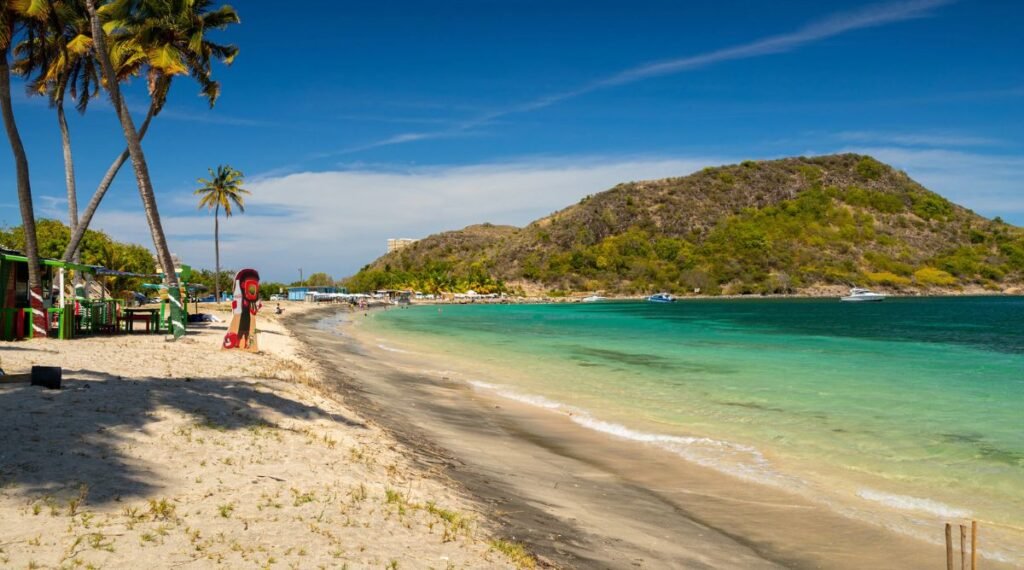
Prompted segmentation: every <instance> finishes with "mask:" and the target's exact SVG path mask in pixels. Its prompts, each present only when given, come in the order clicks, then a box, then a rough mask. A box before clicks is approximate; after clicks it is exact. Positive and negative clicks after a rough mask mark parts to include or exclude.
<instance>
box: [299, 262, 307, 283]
mask: <svg viewBox="0 0 1024 570" xmlns="http://www.w3.org/2000/svg"><path fill="white" fill-rule="evenodd" d="M305 286H306V282H305V281H303V280H302V268H301V267H300V268H299V287H305Z"/></svg>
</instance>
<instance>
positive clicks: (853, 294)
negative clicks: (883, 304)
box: [839, 287, 885, 302]
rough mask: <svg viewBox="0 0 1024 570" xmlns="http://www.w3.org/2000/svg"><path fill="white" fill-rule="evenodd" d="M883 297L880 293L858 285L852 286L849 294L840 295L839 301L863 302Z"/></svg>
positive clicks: (878, 299)
mask: <svg viewBox="0 0 1024 570" xmlns="http://www.w3.org/2000/svg"><path fill="white" fill-rule="evenodd" d="M884 299H885V295H883V294H881V293H875V292H874V291H872V290H870V289H862V288H860V287H854V288H853V289H850V294H849V295H847V296H845V297H840V298H839V300H840V301H847V302H864V301H882V300H884Z"/></svg>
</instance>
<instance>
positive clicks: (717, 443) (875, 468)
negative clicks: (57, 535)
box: [364, 297, 1024, 563]
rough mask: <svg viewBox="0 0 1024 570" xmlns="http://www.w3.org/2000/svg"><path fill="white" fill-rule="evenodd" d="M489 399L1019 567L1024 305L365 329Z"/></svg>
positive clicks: (511, 313) (655, 307) (415, 314)
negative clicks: (944, 535)
mask: <svg viewBox="0 0 1024 570" xmlns="http://www.w3.org/2000/svg"><path fill="white" fill-rule="evenodd" d="M364 326H365V327H366V328H367V330H368V332H369V334H371V335H375V338H377V339H378V344H379V345H380V347H381V348H385V349H390V350H400V351H404V352H405V353H406V355H408V354H410V353H411V354H416V353H420V354H422V355H424V356H426V355H427V354H430V355H434V356H443V357H444V359H445V362H448V363H450V365H451V367H452V368H453V369H455V370H461V371H463V376H462V379H463V380H465V381H466V382H469V383H470V384H472V385H473V386H475V387H476V388H477V389H479V390H483V391H487V392H491V393H493V394H495V395H498V396H502V397H507V398H514V399H517V400H520V401H522V402H526V403H529V404H532V405H535V406H538V407H541V408H546V409H548V410H551V411H553V412H561V413H566V414H567V415H569V417H570V418H571V419H572V420H573V421H575V422H577V423H578V424H580V425H581V426H583V427H586V428H589V429H593V430H597V431H601V432H604V433H606V434H608V436H609V437H617V438H622V439H629V440H635V441H636V442H637V444H638V445H651V446H657V447H660V448H663V449H665V450H666V451H668V452H671V453H674V454H676V455H678V456H679V457H680V458H682V459H684V460H687V461H691V462H694V463H698V464H700V465H703V466H706V467H711V468H715V469H720V470H722V471H723V472H726V473H729V474H731V475H733V476H735V477H739V478H742V479H746V480H750V481H754V482H757V483H760V484H765V485H772V486H777V487H782V488H785V489H787V490H791V491H794V492H798V493H802V494H804V495H806V496H808V497H809V498H811V499H813V500H816V501H821V502H825V503H828V504H829V506H831V507H834V508H835V509H836V510H839V511H841V512H844V513H845V514H849V515H850V516H855V517H859V518H862V519H864V520H868V521H870V522H875V523H877V524H881V525H885V526H888V527H891V528H895V529H896V530H899V531H902V532H906V533H909V534H914V535H917V536H919V537H921V538H923V539H926V540H932V541H934V539H936V538H937V537H939V538H940V537H941V526H936V525H941V523H942V522H943V521H950V522H954V523H955V522H958V521H962V520H966V519H975V520H980V521H982V524H983V526H984V527H985V528H986V529H987V531H988V533H987V536H986V538H987V539H988V541H987V542H986V543H985V544H986V547H987V548H986V550H985V553H986V554H987V555H989V556H991V557H993V558H999V559H1003V560H1006V561H1009V562H1014V563H1024V544H1021V542H1022V541H1024V299H1021V298H1013V297H974V298H968V297H962V298H905V299H904V298H891V299H888V300H886V301H885V302H882V303H840V302H838V301H836V300H832V299H827V300H826V299H821V300H810V299H806V300H804V299H801V300H693V301H684V302H678V303H675V304H651V303H643V302H605V303H589V304H552V305H452V306H447V305H446V306H441V307H438V306H423V307H413V308H411V309H408V310H389V311H386V312H380V313H377V314H376V315H375V316H374V317H372V318H370V319H367V321H366V322H365V323H364Z"/></svg>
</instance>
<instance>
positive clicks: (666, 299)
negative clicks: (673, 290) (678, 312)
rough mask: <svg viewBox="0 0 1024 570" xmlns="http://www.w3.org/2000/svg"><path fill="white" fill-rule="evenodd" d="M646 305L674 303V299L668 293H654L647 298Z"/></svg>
mask: <svg viewBox="0 0 1024 570" xmlns="http://www.w3.org/2000/svg"><path fill="white" fill-rule="evenodd" d="M647 302H648V303H675V302H676V298H675V297H673V296H672V295H670V294H668V293H655V294H654V295H651V296H650V297H648V298H647Z"/></svg>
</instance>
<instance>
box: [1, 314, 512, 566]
mask: <svg viewBox="0 0 1024 570" xmlns="http://www.w3.org/2000/svg"><path fill="white" fill-rule="evenodd" d="M286 305H288V310H289V311H291V312H295V311H298V310H306V307H300V306H299V305H297V304H290V303H289V304H286ZM269 307H273V304H270V305H269ZM269 312H271V311H269V310H268V311H265V313H269ZM259 318H260V321H259V323H260V330H261V334H260V338H259V342H260V346H261V348H262V350H263V354H247V353H244V352H240V351H224V350H220V340H221V337H222V336H223V334H224V331H225V330H226V323H218V324H211V325H207V326H205V327H203V328H195V329H193V334H190V335H189V336H188V337H186V338H185V339H182V340H180V341H178V342H168V341H166V340H165V338H164V337H161V336H155V335H154V336H149V335H138V336H131V337H123V336H122V337H107V338H92V339H77V340H74V341H55V340H32V341H25V342H19V343H2V344H0V359H2V362H0V365H2V366H3V368H4V369H6V370H7V371H8V372H9V373H12V372H21V371H27V370H28V368H29V367H30V366H31V365H33V364H43V365H60V366H63V367H64V385H65V388H64V389H63V390H60V391H48V390H43V389H41V388H37V387H32V386H29V385H27V384H8V385H0V425H2V431H0V567H3V568H28V567H39V568H42V567H47V568H58V567H82V568H86V567H96V568H99V567H102V568H140V567H151V568H153V567H158V568H165V567H194V568H204V567H210V566H215V565H217V564H220V565H221V566H222V567H229V568H256V567H278V568H341V567H346V565H347V567H349V568H403V569H404V568H453V567H454V568H509V567H514V565H513V564H512V562H511V561H510V560H509V559H508V558H507V557H506V556H505V555H503V554H501V553H499V552H497V551H496V550H494V549H493V548H492V546H491V545H492V542H491V541H492V539H493V537H492V536H491V535H490V534H489V533H488V531H487V529H486V528H485V527H484V525H483V524H482V523H483V522H484V521H482V520H481V517H480V515H479V514H477V512H476V511H475V507H474V505H473V504H472V503H471V502H470V501H469V500H468V499H466V498H465V497H464V496H462V495H461V494H460V493H459V492H458V490H457V489H455V488H454V487H452V486H451V485H450V484H448V483H442V482H439V481H438V480H436V479H434V478H431V477H428V476H427V475H426V474H425V473H424V472H423V471H421V470H419V469H417V468H415V467H413V466H412V465H411V464H410V462H409V461H408V460H407V459H405V457H404V456H403V450H402V448H401V447H400V446H399V445H398V444H397V443H396V442H395V441H394V440H393V439H391V438H390V437H389V436H388V435H387V434H386V433H384V432H383V431H382V430H380V429H379V428H377V427H376V426H374V425H370V424H366V423H365V422H363V420H362V419H360V417H359V415H358V414H357V413H356V412H355V411H354V410H351V409H348V408H346V407H345V405H344V404H343V403H341V402H339V401H337V400H336V399H335V398H332V397H329V395H327V394H326V393H325V392H324V390H322V389H321V388H319V386H318V385H319V382H320V372H319V371H318V370H317V369H315V368H314V367H313V365H312V364H311V363H310V361H309V360H307V359H304V358H303V357H302V354H303V351H304V350H306V348H305V347H304V346H303V345H302V344H301V343H299V342H298V341H297V340H296V339H295V338H294V337H292V336H291V335H290V334H289V333H288V332H287V330H285V329H284V327H283V326H281V324H280V323H278V322H277V321H276V320H275V319H274V318H273V317H272V316H271V315H266V314H261V315H260V317H259ZM529 563H530V562H529V561H526V562H525V564H527V565H528V564H529Z"/></svg>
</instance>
